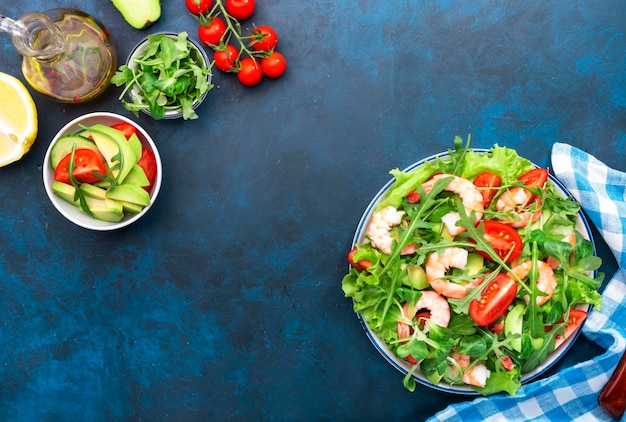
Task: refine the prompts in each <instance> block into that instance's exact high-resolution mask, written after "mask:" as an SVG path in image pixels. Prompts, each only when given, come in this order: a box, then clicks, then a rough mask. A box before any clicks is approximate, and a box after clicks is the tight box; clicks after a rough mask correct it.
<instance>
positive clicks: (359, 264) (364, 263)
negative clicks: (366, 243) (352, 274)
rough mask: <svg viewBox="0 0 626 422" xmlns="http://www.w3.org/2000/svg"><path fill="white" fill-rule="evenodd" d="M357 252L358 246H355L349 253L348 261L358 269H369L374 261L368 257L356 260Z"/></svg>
mask: <svg viewBox="0 0 626 422" xmlns="http://www.w3.org/2000/svg"><path fill="white" fill-rule="evenodd" d="M355 253H356V248H353V249H352V250H351V251H350V253H348V262H349V263H350V265H352V266H353V267H354V268H355V269H356V270H358V271H364V270H367V269H368V268H369V267H371V266H372V263H371V262H370V261H369V260H367V259H360V260H358V261H354V254H355Z"/></svg>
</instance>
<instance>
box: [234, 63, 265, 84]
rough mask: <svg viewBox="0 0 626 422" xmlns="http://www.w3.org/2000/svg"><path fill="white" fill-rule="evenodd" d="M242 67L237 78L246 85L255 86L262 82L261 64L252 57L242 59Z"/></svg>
mask: <svg viewBox="0 0 626 422" xmlns="http://www.w3.org/2000/svg"><path fill="white" fill-rule="evenodd" d="M240 65H241V67H240V68H239V72H237V79H239V82H241V83H242V84H244V85H245V86H253V85H256V84H258V83H259V82H261V78H263V70H262V69H261V65H259V63H258V62H257V61H256V60H254V59H253V58H251V57H246V58H244V59H241V61H240Z"/></svg>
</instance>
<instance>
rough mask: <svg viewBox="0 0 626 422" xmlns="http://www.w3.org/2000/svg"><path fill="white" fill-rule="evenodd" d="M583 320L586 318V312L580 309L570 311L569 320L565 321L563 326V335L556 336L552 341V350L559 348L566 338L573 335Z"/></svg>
mask: <svg viewBox="0 0 626 422" xmlns="http://www.w3.org/2000/svg"><path fill="white" fill-rule="evenodd" d="M585 318H587V312H586V311H583V310H582V309H572V310H570V311H569V319H568V320H567V324H565V332H564V335H563V336H561V335H557V336H556V338H555V339H554V348H555V349H556V348H557V347H559V346H560V345H561V344H563V342H564V341H565V340H566V339H567V338H569V337H570V336H571V335H572V334H574V333H575V332H576V330H578V327H580V326H581V325H582V324H583V322H584V321H585ZM561 322H563V319H561Z"/></svg>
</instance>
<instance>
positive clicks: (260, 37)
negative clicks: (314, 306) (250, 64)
mask: <svg viewBox="0 0 626 422" xmlns="http://www.w3.org/2000/svg"><path fill="white" fill-rule="evenodd" d="M276 44H278V35H277V34H276V31H274V28H272V27H271V26H257V27H256V28H254V29H253V30H252V32H250V47H252V49H253V50H256V51H272V50H273V49H274V47H276Z"/></svg>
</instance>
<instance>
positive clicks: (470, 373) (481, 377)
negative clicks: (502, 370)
mask: <svg viewBox="0 0 626 422" xmlns="http://www.w3.org/2000/svg"><path fill="white" fill-rule="evenodd" d="M452 359H454V360H455V361H456V363H457V364H458V365H459V367H460V368H461V369H462V370H463V377H462V381H463V382H464V383H465V384H469V385H474V386H476V387H484V386H485V384H486V383H487V378H489V376H490V375H491V371H489V369H487V367H486V366H485V365H483V364H482V363H479V364H477V365H474V366H473V367H471V368H470V369H469V370H467V368H469V366H470V357H469V356H468V355H464V354H461V353H458V352H456V351H455V352H454V353H452ZM466 370H467V371H466ZM453 371H454V373H455V374H457V375H458V372H457V369H456V367H454V368H453Z"/></svg>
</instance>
